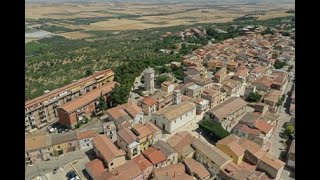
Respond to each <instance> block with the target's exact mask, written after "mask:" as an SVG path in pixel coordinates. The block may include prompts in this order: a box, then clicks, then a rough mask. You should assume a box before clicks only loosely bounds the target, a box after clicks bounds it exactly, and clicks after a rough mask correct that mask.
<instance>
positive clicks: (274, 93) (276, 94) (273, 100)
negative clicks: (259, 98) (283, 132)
mask: <svg viewBox="0 0 320 180" xmlns="http://www.w3.org/2000/svg"><path fill="white" fill-rule="evenodd" d="M280 98H281V91H278V90H274V89H272V90H270V92H269V93H268V94H267V95H266V96H265V97H264V98H263V102H264V103H265V104H267V105H269V111H270V112H276V111H277V107H278V102H279V100H280Z"/></svg>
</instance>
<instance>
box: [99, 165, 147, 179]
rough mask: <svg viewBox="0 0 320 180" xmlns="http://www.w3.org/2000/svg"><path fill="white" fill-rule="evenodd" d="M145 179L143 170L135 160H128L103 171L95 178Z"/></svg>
mask: <svg viewBox="0 0 320 180" xmlns="http://www.w3.org/2000/svg"><path fill="white" fill-rule="evenodd" d="M106 179H108V180H109V179H110V180H122V179H123V180H143V172H142V171H141V170H140V168H139V166H138V165H137V164H136V163H134V162H133V161H128V162H126V163H125V164H122V165H120V166H118V167H117V168H115V169H113V170H110V171H106V172H103V173H102V174H100V175H99V176H97V177H96V178H95V180H106Z"/></svg>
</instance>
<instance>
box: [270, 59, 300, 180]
mask: <svg viewBox="0 0 320 180" xmlns="http://www.w3.org/2000/svg"><path fill="white" fill-rule="evenodd" d="M293 65H294V63H293ZM284 69H285V70H286V69H287V68H284ZM294 74H295V70H294V69H293V70H292V71H291V72H290V73H289V75H290V76H291V77H292V78H290V80H289V82H288V84H287V87H286V88H285V90H284V91H283V94H285V100H284V102H283V104H282V106H281V107H280V109H279V113H280V119H279V121H278V123H277V126H276V131H275V134H274V136H273V139H272V145H271V148H270V151H269V153H270V154H272V155H273V156H274V157H277V158H279V159H281V157H280V156H281V154H282V155H285V154H286V145H285V141H286V139H283V138H281V137H280V132H281V131H283V130H284V128H282V127H283V125H284V123H286V122H290V119H291V117H292V116H291V115H289V114H288V112H289V111H288V108H289V107H288V104H289V103H288V102H290V99H289V98H290V96H288V92H290V91H291V90H292V87H293V85H294V83H293V82H292V80H293V79H294ZM289 95H290V94H289ZM292 174H294V172H290V171H289V170H287V169H286V168H285V169H284V170H283V172H282V175H281V178H282V179H283V180H291V179H294V178H293V177H292ZM293 176H294V175H293Z"/></svg>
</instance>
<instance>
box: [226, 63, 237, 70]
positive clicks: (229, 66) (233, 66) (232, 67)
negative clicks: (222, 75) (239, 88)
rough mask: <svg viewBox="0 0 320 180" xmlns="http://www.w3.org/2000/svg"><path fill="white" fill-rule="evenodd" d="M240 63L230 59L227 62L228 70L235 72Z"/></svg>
mask: <svg viewBox="0 0 320 180" xmlns="http://www.w3.org/2000/svg"><path fill="white" fill-rule="evenodd" d="M237 67H238V63H237V62H236V61H228V62H227V70H228V71H231V72H235V71H236V70H237Z"/></svg>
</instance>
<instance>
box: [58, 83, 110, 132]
mask: <svg viewBox="0 0 320 180" xmlns="http://www.w3.org/2000/svg"><path fill="white" fill-rule="evenodd" d="M114 87H115V82H108V83H106V84H104V85H103V86H100V87H98V88H95V89H94V90H92V91H90V92H88V93H86V94H84V95H82V96H80V97H78V98H76V99H74V100H72V101H70V102H68V103H66V104H63V105H62V106H60V107H58V108H57V113H58V118H59V123H61V124H63V125H65V126H66V127H68V128H72V129H73V128H75V125H76V124H77V123H79V122H81V121H83V120H85V118H89V117H90V116H91V115H92V114H93V113H95V112H96V110H97V105H98V103H99V98H100V96H101V95H102V96H103V97H104V99H105V100H106V103H108V101H109V99H110V98H109V95H110V93H111V91H112V89H113V88H114Z"/></svg>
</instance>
